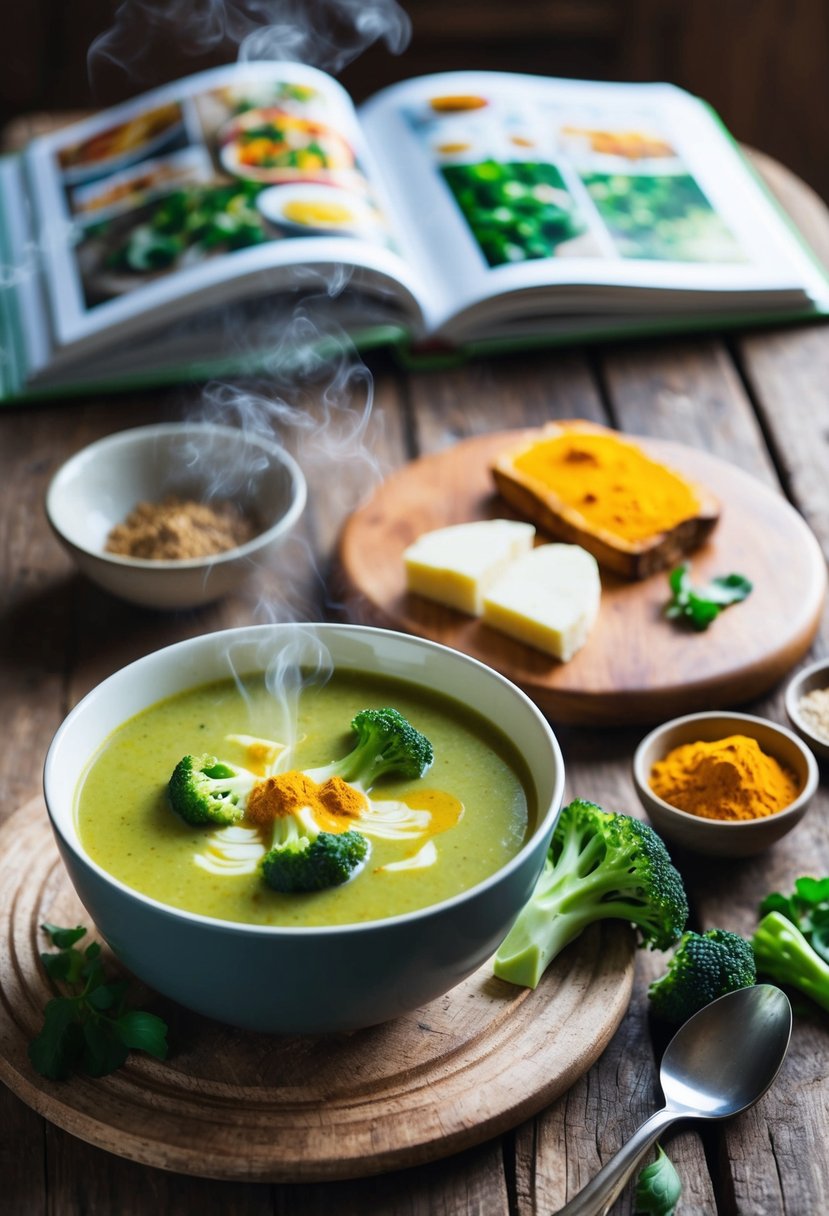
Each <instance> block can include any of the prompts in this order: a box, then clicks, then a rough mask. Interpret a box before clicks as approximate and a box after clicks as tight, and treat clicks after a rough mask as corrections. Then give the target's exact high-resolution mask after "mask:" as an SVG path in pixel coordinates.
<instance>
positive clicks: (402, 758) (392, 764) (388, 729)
mask: <svg viewBox="0 0 829 1216" xmlns="http://www.w3.org/2000/svg"><path fill="white" fill-rule="evenodd" d="M351 726H352V728H353V729H354V730H355V731H356V732H357V742H356V744H355V745H354V749H353V750H352V751H350V752H349V753H348V755H347V756H344V757H343V758H342V759H341V760H335V761H334V762H333V763H332V764H328V765H324V766H323V767H321V768H315V769H308V770H307V772H308V776H309V777H313V779H314V780H315V781H325V780H326V778H328V777H342V779H343V781H349V782H352V783H354V782H356V783H358V784H359V785H361V786H363V787H364V788H365V789H371V787H372V785H373V784H374V782H375V781H376V780H377V778H378V777H382V776H383V775H384V774H386V773H397V774H399V775H400V776H401V777H410V778H415V777H422V776H423V774H424V773H425V772H426V770H427V768H429V766H430V764H431V763H432V760H433V758H434V753H433V752H432V745H431V743H430V742H429V740H428V739H427V738H426V736H425V735H422V734H421V733H420V731H419V730H416V729H415V727H414V726H412V724H411V722H408V721H407V720H406V719H405V718H404V717H403V715H402V714H401V713H399V712H398V710H396V709H362V710H360V712H359V713H358V714H357V715H356V716H355V717H354V718H353V719H352V722H351Z"/></svg>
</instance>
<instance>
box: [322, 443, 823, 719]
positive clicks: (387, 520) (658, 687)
mask: <svg viewBox="0 0 829 1216" xmlns="http://www.w3.org/2000/svg"><path fill="white" fill-rule="evenodd" d="M526 433H527V432H522V431H507V432H503V431H502V432H499V433H496V434H490V435H481V436H476V437H475V438H473V439H468V440H464V441H462V442H460V443H458V444H456V445H454V446H453V447H451V448H447V449H446V450H444V451H442V452H439V453H437V454H436V455H433V456H426V457H424V458H422V459H420V460H416V461H414V462H412V463H411V464H408V465H405V466H404V467H403V468H401V469H400V470H399V471H397V472H395V473H393V474H392V475H391V476H390V477H389V478H387V480H386V481H384V482H383V483H382V484H381V485H380V487H379V488H378V489H377V491H376V492H375V493H374V494H373V496H372V497H371V499H370V500H369V501H368V502H367V503H366V504H365V505H364V506H363V507H362V508H360V509H359V510H358V511H356V512H355V513H354V514H353V515H352V516H351V517H350V518H349V519H348V520H347V522H346V525H345V528H344V530H343V532H342V535H341V538H340V546H339V565H340V575H341V578H342V581H343V590H342V594H343V597H344V601H345V605H346V610H347V612H348V613H349V615H350V616H351V617H352V619H355V620H358V621H362V622H363V623H369V624H375V625H382V626H385V627H386V628H391V629H399V630H403V631H405V632H408V633H414V634H418V635H419V636H421V637H426V638H430V639H432V640H433V641H436V642H442V643H444V644H446V645H448V646H453V647H455V648H456V649H457V650H462V651H464V652H465V653H467V654H469V655H472V656H473V657H474V658H476V659H480V660H482V661H483V662H484V663H487V664H489V665H490V666H491V667H494V668H496V669H497V670H498V671H500V672H501V673H502V674H503V675H505V676H507V677H508V678H509V679H511V680H513V681H514V682H515V683H516V684H518V685H519V686H520V687H521V688H523V689H524V691H525V692H527V693H528V694H529V696H531V697H532V698H533V699H534V700H535V702H536V703H537V704H538V705H539V706H540V707H541V709H542V710H544V712H545V713H547V714H548V715H549V716H550V717H551V718H552V719H553V720H554V721H560V722H565V723H581V724H588V725H596V726H610V725H623V724H630V723H645V722H658V721H662V720H664V719H666V718H670V717H673V716H674V715H676V714H683V713H690V712H693V711H696V710H705V709H717V708H724V707H727V706H732V705H736V704H739V703H741V702H744V701H748V700H751V699H752V698H754V697H757V696H759V695H760V694H761V693H763V692H765V691H766V690H767V689H769V688H770V687H771V686H772V685H773V684H775V683H776V682H777V681H778V680H780V679H781V678H782V677H783V676H784V675H785V674H786V672H787V671H789V670H790V669H791V668H792V667H793V666H794V664H795V663H796V662H797V661H798V659H800V658H801V657H802V656H803V655H804V654H805V653H806V651H807V650H808V649H809V646H810V645H811V642H812V639H813V637H814V635H815V632H816V631H817V628H818V625H819V622H820V615H821V610H822V607H823V602H824V597H825V592H826V563H825V561H824V558H823V554H822V552H821V549H820V546H819V545H818V542H817V540H816V539H815V537H814V535H813V534H812V532H811V531H810V529H809V528H808V526H807V525H806V523H805V521H804V520H803V518H802V517H801V516H800V515H799V514H798V513H797V512H796V511H795V510H794V509H793V508H792V507H791V506H790V505H789V503H788V502H787V501H786V500H785V499H784V498H783V497H782V496H781V495H780V494H778V493H776V492H775V491H773V490H771V489H769V488H767V487H766V486H764V485H763V484H761V483H760V482H759V481H757V480H756V479H755V478H753V477H750V476H749V475H748V474H746V473H744V472H743V471H742V470H741V469H738V468H736V467H735V466H734V465H730V464H727V463H726V462H724V461H722V460H719V459H718V458H717V457H714V456H711V455H710V454H709V453H707V452H704V451H698V450H696V449H694V448H689V447H686V446H684V445H682V444H677V443H671V442H667V441H665V440H652V439H637V442H638V443H640V444H641V446H642V447H643V448H644V449H645V450H646V451H647V452H649V453H650V454H651V455H652V456H654V457H655V459H657V460H660V461H663V462H664V463H666V464H669V465H671V466H672V467H674V468H676V469H677V470H678V471H680V472H682V473H684V474H685V475H686V476H688V477H689V478H691V479H693V480H695V481H698V482H701V483H703V484H705V485H707V486H708V487H709V488H710V489H711V490H713V492H714V493H715V494H716V495H717V497H718V498H719V500H720V502H721V504H722V515H721V518H720V520H719V522H718V523H717V525H716V527H715V528H714V531H713V533H712V534H711V537H710V539H709V540H708V542H707V543H706V544H705V545H704V546H703V547H702V548H700V549H698V550H697V551H696V552H695V553H694V554H693V555H692V573H693V579H694V581H695V582H699V583H703V582H706V581H707V580H708V579H710V578H713V577H714V576H716V575H722V574H729V573H732V572H737V573H740V574H744V575H746V576H747V577H748V578H749V579H751V581H752V583H753V584H754V590H753V592H752V593H751V595H750V596H749V597H748V599H747V600H745V601H744V602H743V603H741V604H738V605H735V606H733V607H731V608H729V609H727V610H725V611H724V612H723V613H721V615H720V616H719V617H718V618H717V619H716V620H715V621H714V623H713V624H712V625H711V626H710V628H709V629H708V630H707V631H706V632H704V633H694V632H693V631H689V630H686V629H684V628H680V627H678V626H677V625H676V624H673V623H671V622H669V621H667V620H666V619H665V617H664V615H663V608H664V606H665V603H666V601H667V599H668V597H669V591H668V584H667V577H666V575H665V574H657V575H653V576H652V577H651V578H648V579H645V580H642V581H640V582H627V581H625V580H623V579H621V578H619V577H617V576H615V575H612V574H606V573H605V572H602V603H601V609H600V613H599V619H598V620H597V622H596V624H595V626H594V628H593V630H592V632H591V634H590V637H589V639H588V641H587V644H586V645H585V646H584V647H583V649H582V650H581V651H579V652H578V654H576V655H575V656H574V657H573V658H572V659H571V660H570V661H569V662H568V663H560V662H559V661H558V660H556V659H553V658H550V657H549V656H547V655H544V654H543V653H542V652H541V651H537V650H533V649H531V648H530V647H529V646H525V645H523V644H522V643H520V642H516V641H513V640H512V639H510V638H507V637H505V636H503V635H501V634H499V633H497V632H496V631H495V630H493V629H491V628H490V627H489V626H487V625H483V624H482V623H481V622H479V621H478V620H476V619H475V618H472V617H467V616H465V615H463V614H462V613H459V612H455V611H454V610H452V609H449V608H443V607H442V606H441V605H439V604H433V603H430V602H429V601H428V600H425V599H423V598H422V597H420V596H416V595H410V594H408V593H407V591H406V585H405V574H404V568H403V556H402V555H403V550H404V549H405V548H406V546H407V545H409V544H410V543H411V542H412V541H413V540H415V539H416V538H417V537H418V536H420V535H421V534H422V533H423V532H428V531H430V530H431V529H433V528H441V527H444V526H446V525H448V524H456V523H462V522H465V521H466V520H474V519H488V518H490V519H491V518H516V515H515V512H514V511H513V510H512V508H511V507H510V506H509V505H508V504H507V503H506V502H505V501H504V500H503V499H502V498H501V497H500V496H499V495H498V494H497V493H496V492H495V490H494V485H493V482H492V479H491V476H490V473H489V465H490V462H491V461H492V459H493V458H494V457H495V456H496V455H497V454H498V453H500V452H501V451H503V450H504V448H507V447H510V446H512V445H513V444H515V443H517V442H520V441H521V439H522V436H523V435H524V434H526ZM541 539H543V538H541Z"/></svg>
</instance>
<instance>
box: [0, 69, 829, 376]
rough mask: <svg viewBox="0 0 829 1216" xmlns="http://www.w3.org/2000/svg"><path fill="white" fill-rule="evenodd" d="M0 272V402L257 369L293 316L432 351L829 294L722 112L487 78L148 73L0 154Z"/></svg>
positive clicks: (696, 324)
mask: <svg viewBox="0 0 829 1216" xmlns="http://www.w3.org/2000/svg"><path fill="white" fill-rule="evenodd" d="M0 263H2V267H3V273H2V275H1V276H0V283H2V285H3V286H2V289H0V346H1V347H2V359H0V398H2V399H6V400H9V399H13V398H16V397H21V396H25V395H27V394H44V393H50V394H51V393H54V392H57V391H67V390H71V389H73V388H75V389H77V388H80V387H93V386H96V385H100V386H103V385H112V384H118V383H123V384H129V383H137V382H142V381H143V382H149V381H153V380H155V381H162V380H170V379H174V378H178V377H181V376H201V375H210V374H217V373H220V372H222V371H230V370H240V371H241V370H247V369H251V370H252V369H253V368H254V367H256V366H262V361H263V360H264V361H265V364H266V361H267V359H268V358H269V357H273V354H274V351H276V350H280V351H282V353H283V354H285V347H286V343H285V335H286V334H290V333H291V332H292V331H291V328H290V326H291V321H292V319H293V318H296V317H297V315H299V313H301V314H302V315H303V316H304V317H307V318H309V320H308V322H307V324H305V325H303V326H299V327H295V328H296V329H297V332H299V331H301V333H302V334H304V335H305V336H306V337H309V335H311V336H312V335H314V334H316V335H326V339H327V340H333V339H332V334H333V333H335V332H337V333H343V332H344V333H346V334H347V335H349V337H350V338H352V339H353V340H354V341H355V342H356V343H357V344H358V346H359V345H363V346H368V345H370V344H376V343H380V342H397V343H399V344H405V346H406V347H407V348H408V349H410V350H412V351H415V352H418V351H419V352H421V353H423V354H424V356H425V355H428V354H429V352H432V353H434V352H440V351H444V352H445V351H447V350H450V351H458V352H461V353H468V352H475V351H479V350H491V349H496V348H499V347H510V348H511V347H517V346H520V345H530V344H533V343H539V344H543V343H555V342H563V341H574V340H577V339H597V338H601V337H606V336H621V335H625V334H642V333H651V332H653V333H655V332H660V331H663V332H664V331H670V330H672V329H676V330H678V329H694V328H696V329H700V328H706V327H712V328H713V327H716V328H719V327H722V326H724V325H726V324H737V323H739V324H746V323H751V324H753V323H760V322H762V321H763V320H771V319H774V320H780V319H785V318H792V319H794V318H807V317H812V316H819V315H823V314H826V313H829V282H827V278H826V276H825V275H824V273H823V272H822V271H821V270H820V268H819V267H818V264H817V263H816V261H814V259H813V258H812V256H811V254H810V252H809V251H808V250H807V248H806V247H805V246H804V245H803V244H802V243H801V241H800V239H799V237H798V236H797V234H796V233H795V232H794V231H793V229H792V228H791V227H790V225H789V223H788V220H787V219H786V218H785V217H784V216H783V214H782V213H781V212H780V211H779V210H778V209H777V207H776V205H775V204H774V203H773V202H772V200H771V198H770V197H769V196H768V195H767V194H766V192H765V190H764V188H763V187H762V186H761V185H760V184H759V182H758V180H757V179H756V178H755V176H754V174H753V172H752V170H751V168H750V167H749V166H748V165H747V163H746V161H745V160H744V159H743V157H742V155H741V153H740V151H739V150H738V148H737V147H736V145H735V144H734V142H733V141H732V140H731V138H730V136H729V135H728V134H727V133H726V132H725V130H724V129H723V127H722V126H721V124H720V123H719V121H718V120H717V118H716V117H715V116H714V115H713V114H712V112H711V111H710V110H709V108H708V107H707V106H706V105H705V104H704V103H702V102H700V101H699V100H697V99H696V98H694V97H691V96H690V95H689V94H687V93H685V92H683V91H682V90H680V89H677V88H675V87H673V86H671V85H665V84H639V85H628V84H597V83H592V82H584V81H571V80H555V79H547V78H542V77H535V76H522V75H514V74H502V73H493V72H451V73H442V74H440V75H433V76H427V77H422V78H419V79H415V80H410V81H406V82H404V83H402V84H398V85H394V86H392V87H390V88H388V89H385V90H383V91H382V92H381V93H379V94H377V95H376V96H375V97H373V98H372V99H371V100H369V101H368V102H367V103H365V104H364V105H363V106H362V107H360V108H359V109H357V108H355V106H354V104H353V103H352V101H351V100H350V98H349V97H348V95H347V94H346V93H345V91H344V90H343V89H342V87H341V86H340V85H339V84H338V83H337V82H336V81H335V80H333V79H332V78H331V77H329V76H327V75H326V74H324V73H322V72H320V71H317V70H315V69H313V68H309V67H306V66H303V65H301V64H290V63H274V62H271V63H247V64H234V65H231V66H228V67H222V68H217V69H214V70H211V71H208V72H202V73H200V74H198V75H195V76H192V77H189V78H188V79H186V80H182V81H178V82H176V83H175V84H171V85H167V86H165V87H163V88H160V89H156V90H154V91H153V92H151V93H147V94H145V95H144V96H142V97H139V98H137V99H134V100H132V101H129V102H126V103H124V104H121V105H119V106H117V107H116V108H113V109H110V110H108V111H105V112H103V113H101V114H98V115H97V116H95V117H92V118H88V119H85V120H84V121H82V122H78V123H75V124H73V125H71V126H68V127H64V128H62V129H60V130H58V131H56V132H54V133H51V134H47V135H44V136H40V137H38V138H36V139H34V140H33V141H32V142H31V144H30V145H29V146H28V147H27V148H26V149H25V150H24V151H23V152H22V153H20V154H19V155H13V156H8V157H6V158H4V159H3V160H2V161H0ZM314 317H318V318H319V319H320V325H319V329H315V327H314V324H313V318H314ZM329 319H330V321H331V327H329ZM293 340H294V339H293V337H292V338H291V341H293ZM296 340H297V341H299V340H300V339H299V338H297V339H296ZM309 340H313V337H309Z"/></svg>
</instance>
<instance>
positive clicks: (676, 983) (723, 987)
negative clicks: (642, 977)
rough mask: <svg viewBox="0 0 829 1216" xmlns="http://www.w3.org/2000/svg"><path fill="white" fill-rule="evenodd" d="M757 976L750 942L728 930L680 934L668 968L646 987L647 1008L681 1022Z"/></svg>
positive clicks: (745, 985)
mask: <svg viewBox="0 0 829 1216" xmlns="http://www.w3.org/2000/svg"><path fill="white" fill-rule="evenodd" d="M756 979H757V971H756V968H755V965H754V951H753V950H752V948H751V943H750V942H747V941H746V939H745V938H744V937H740V935H739V933H731V932H729V930H728V929H708V930H707V931H706V932H705V933H693V932H690V931H689V932H687V933H683V935H682V937H681V938H680V940H679V945H678V946H677V948H676V950H675V952H674V954H673V955H672V956H671V958H670V959H669V960H668V970H667V972H666V973H665V975H663V976H661V977H660V978H659V979H658V980H654V982H653V983H652V984H651V985H650V987H649V988H648V996H649V997H650V1000H651V1008H652V1010H653V1012H654V1013H655V1014H656V1015H657V1017H660V1018H664V1019H665V1021H666V1022H685V1021H687V1019H688V1018H689V1017H691V1015H692V1014H694V1013H696V1012H697V1011H698V1010H699V1009H702V1007H703V1005H707V1004H708V1003H709V1002H710V1001H715V1000H716V999H717V997H719V996H725V994H726V993H727V992H733V991H734V990H735V989H736V988H750V987H751V985H752V984H753V983H754V982H755V981H756Z"/></svg>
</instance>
